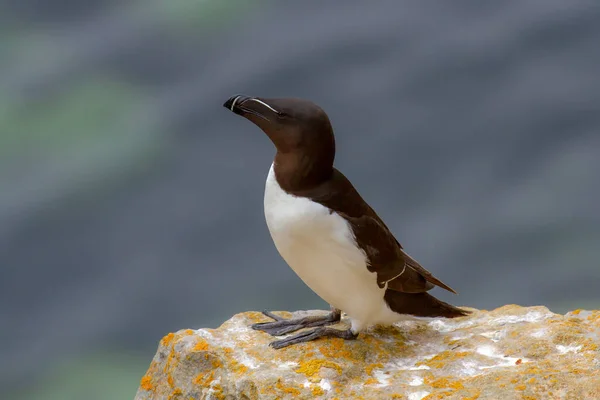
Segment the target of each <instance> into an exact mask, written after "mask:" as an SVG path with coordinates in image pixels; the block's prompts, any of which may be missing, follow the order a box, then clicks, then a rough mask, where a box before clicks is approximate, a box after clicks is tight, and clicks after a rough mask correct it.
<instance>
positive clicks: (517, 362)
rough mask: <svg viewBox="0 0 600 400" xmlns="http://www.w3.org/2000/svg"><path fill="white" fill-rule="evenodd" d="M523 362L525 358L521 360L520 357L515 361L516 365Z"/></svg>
mask: <svg viewBox="0 0 600 400" xmlns="http://www.w3.org/2000/svg"><path fill="white" fill-rule="evenodd" d="M522 363H523V360H521V359H520V358H519V359H518V360H517V361H515V365H521V364H522Z"/></svg>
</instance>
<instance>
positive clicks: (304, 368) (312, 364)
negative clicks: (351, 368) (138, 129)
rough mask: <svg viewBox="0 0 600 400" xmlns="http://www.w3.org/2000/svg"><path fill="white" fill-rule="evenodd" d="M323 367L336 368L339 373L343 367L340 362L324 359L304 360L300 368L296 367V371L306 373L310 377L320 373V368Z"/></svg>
mask: <svg viewBox="0 0 600 400" xmlns="http://www.w3.org/2000/svg"><path fill="white" fill-rule="evenodd" d="M323 367H325V368H331V369H335V370H336V371H337V372H338V373H340V374H341V373H342V367H340V366H339V365H338V364H336V363H334V362H331V361H328V360H322V359H318V360H308V361H304V362H302V363H300V366H299V367H298V369H296V372H297V373H299V374H304V375H306V376H308V377H312V376H315V375H316V374H318V373H319V370H320V369H321V368H323Z"/></svg>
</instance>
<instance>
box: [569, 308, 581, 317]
mask: <svg viewBox="0 0 600 400" xmlns="http://www.w3.org/2000/svg"><path fill="white" fill-rule="evenodd" d="M579 313H581V309H580V308H578V309H577V310H573V311H572V312H571V314H573V315H579Z"/></svg>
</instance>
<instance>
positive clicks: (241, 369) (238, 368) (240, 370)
mask: <svg viewBox="0 0 600 400" xmlns="http://www.w3.org/2000/svg"><path fill="white" fill-rule="evenodd" d="M230 364H231V368H230V370H232V372H234V373H236V374H244V373H246V372H247V371H248V367H247V366H245V365H244V364H240V363H239V362H237V361H236V360H233V359H232V360H231V361H230Z"/></svg>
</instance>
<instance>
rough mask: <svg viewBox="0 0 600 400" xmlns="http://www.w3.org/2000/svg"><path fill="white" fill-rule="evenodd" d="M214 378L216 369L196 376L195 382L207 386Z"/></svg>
mask: <svg viewBox="0 0 600 400" xmlns="http://www.w3.org/2000/svg"><path fill="white" fill-rule="evenodd" d="M214 379H215V372H214V371H210V372H209V373H200V374H198V375H196V377H195V378H194V384H196V385H200V386H203V387H205V386H209V385H210V384H211V382H212V381H213V380H214Z"/></svg>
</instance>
